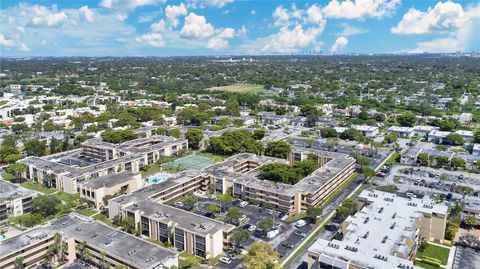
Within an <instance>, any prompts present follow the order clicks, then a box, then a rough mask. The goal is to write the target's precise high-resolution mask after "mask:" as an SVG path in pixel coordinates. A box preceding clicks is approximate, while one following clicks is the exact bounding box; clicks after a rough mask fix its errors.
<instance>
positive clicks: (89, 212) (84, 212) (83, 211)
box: [78, 208, 97, 217]
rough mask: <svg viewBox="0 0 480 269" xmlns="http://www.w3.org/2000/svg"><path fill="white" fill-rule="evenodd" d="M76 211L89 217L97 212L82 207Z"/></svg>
mask: <svg viewBox="0 0 480 269" xmlns="http://www.w3.org/2000/svg"><path fill="white" fill-rule="evenodd" d="M78 213H80V214H82V215H84V216H87V217H90V216H91V215H93V214H95V213H97V211H96V210H95V209H93V208H84V209H80V210H78Z"/></svg>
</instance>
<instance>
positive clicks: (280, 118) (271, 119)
mask: <svg viewBox="0 0 480 269" xmlns="http://www.w3.org/2000/svg"><path fill="white" fill-rule="evenodd" d="M257 115H258V117H259V120H260V122H261V123H262V124H265V125H278V124H284V123H287V122H288V121H289V117H288V116H286V115H275V114H274V113H271V112H260V113H257Z"/></svg>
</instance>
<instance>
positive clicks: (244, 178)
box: [205, 147, 355, 215]
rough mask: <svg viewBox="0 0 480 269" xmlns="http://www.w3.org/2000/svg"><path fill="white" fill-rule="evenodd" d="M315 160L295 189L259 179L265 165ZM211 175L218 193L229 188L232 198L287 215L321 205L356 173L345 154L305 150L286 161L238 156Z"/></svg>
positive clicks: (210, 171)
mask: <svg viewBox="0 0 480 269" xmlns="http://www.w3.org/2000/svg"><path fill="white" fill-rule="evenodd" d="M309 156H310V157H311V156H316V158H317V161H318V163H319V165H320V168H318V169H317V170H316V171H314V172H313V173H312V174H311V175H309V176H307V177H305V178H304V179H302V180H301V181H299V182H298V183H297V184H295V185H289V184H283V183H279V182H271V181H268V180H259V179H258V173H259V171H258V168H259V167H260V166H262V165H264V164H267V163H273V162H278V163H292V162H294V161H301V160H305V159H307V158H308V157H309ZM205 171H206V172H207V173H208V174H210V175H211V177H212V180H213V182H214V184H215V188H216V190H217V191H219V192H222V193H224V192H225V191H226V190H227V189H228V188H230V187H232V190H233V195H235V196H237V197H239V198H241V199H243V200H246V201H249V202H252V203H255V204H258V205H260V206H264V207H271V208H275V209H278V210H281V211H284V212H287V213H289V214H290V215H295V214H298V213H300V212H302V211H304V210H306V209H307V208H309V207H313V206H316V205H318V204H321V203H322V202H323V201H325V199H326V198H327V197H328V196H329V195H330V194H331V193H332V192H333V191H334V190H335V189H336V188H337V187H339V186H340V185H341V184H342V183H343V182H345V181H346V180H347V179H349V178H350V177H351V176H352V175H353V173H354V171H355V159H353V158H351V157H349V156H348V155H347V154H341V153H334V152H326V151H321V150H315V149H307V148H297V147H295V148H293V149H292V153H291V154H290V156H289V158H288V161H287V160H283V159H278V158H272V157H266V156H257V155H255V154H249V153H244V154H238V155H235V156H233V157H230V158H228V159H227V160H225V161H224V162H222V163H219V164H216V165H212V166H211V167H208V168H207V169H206V170H205Z"/></svg>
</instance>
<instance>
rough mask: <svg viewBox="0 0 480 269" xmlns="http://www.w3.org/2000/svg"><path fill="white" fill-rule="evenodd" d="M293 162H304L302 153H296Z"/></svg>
mask: <svg viewBox="0 0 480 269" xmlns="http://www.w3.org/2000/svg"><path fill="white" fill-rule="evenodd" d="M293 160H294V161H301V160H302V154H301V153H294V154H293Z"/></svg>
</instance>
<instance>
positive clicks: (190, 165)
mask: <svg viewBox="0 0 480 269" xmlns="http://www.w3.org/2000/svg"><path fill="white" fill-rule="evenodd" d="M211 164H213V159H212V158H209V157H206V156H200V155H194V154H192V155H188V156H186V157H183V158H180V159H176V160H175V161H171V162H168V163H165V164H164V165H163V167H164V168H169V169H177V170H200V169H202V168H205V167H207V166H209V165H211Z"/></svg>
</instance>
